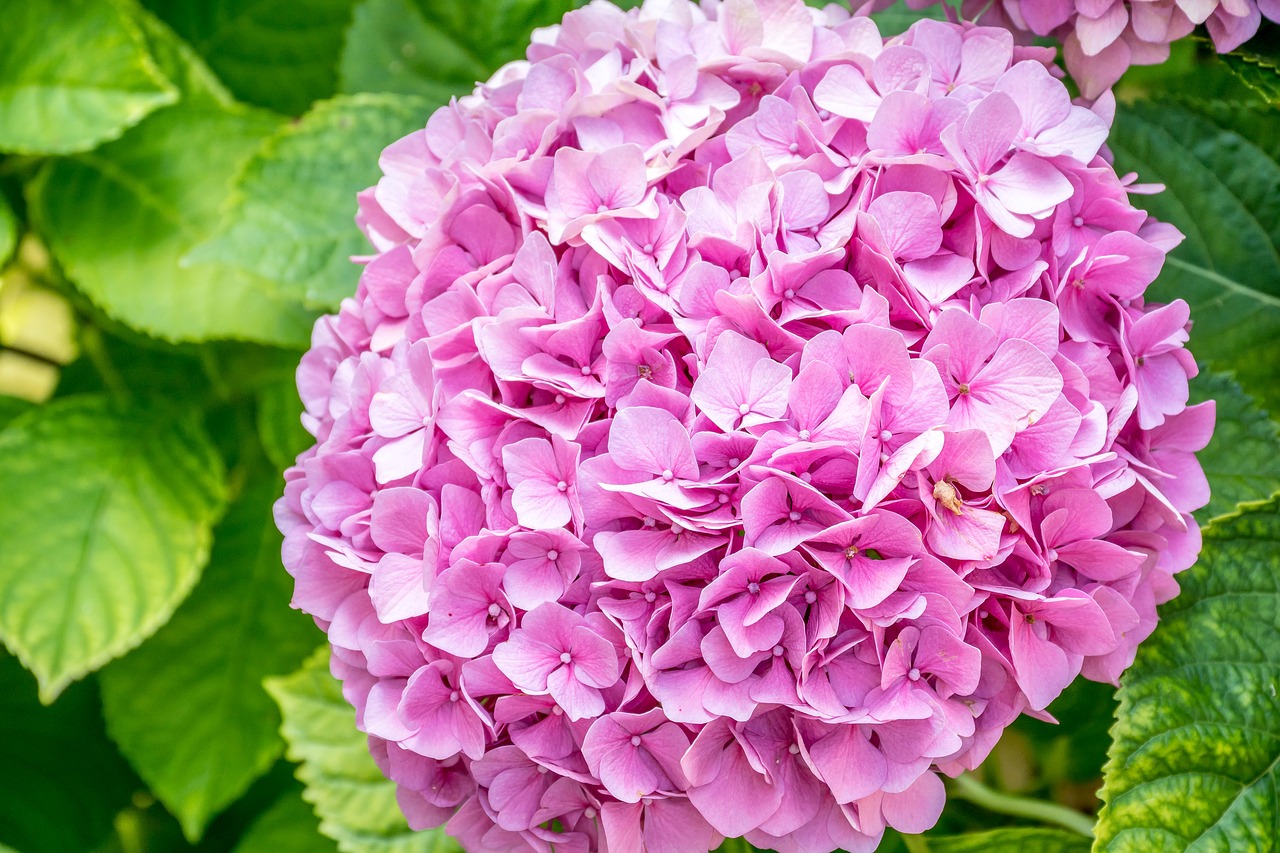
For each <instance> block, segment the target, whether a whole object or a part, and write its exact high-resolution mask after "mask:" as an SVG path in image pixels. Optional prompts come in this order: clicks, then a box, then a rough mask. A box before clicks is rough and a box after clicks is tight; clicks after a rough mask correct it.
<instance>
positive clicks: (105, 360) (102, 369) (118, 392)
mask: <svg viewBox="0 0 1280 853" xmlns="http://www.w3.org/2000/svg"><path fill="white" fill-rule="evenodd" d="M80 349H81V351H82V352H83V353H84V354H85V356H87V357H88V359H89V363H90V364H92V365H93V369H94V370H96V371H97V372H98V376H99V377H100V378H101V379H102V384H104V385H106V386H107V390H109V391H110V392H111V393H112V395H113V396H115V398H116V399H117V400H120V401H123V402H128V401H130V400H132V399H133V394H132V393H131V392H130V391H129V383H127V382H125V381H124V377H123V376H122V375H121V374H120V371H119V370H117V369H116V366H115V364H114V363H113V362H112V361H111V355H110V354H109V353H108V352H107V345H106V342H105V341H104V340H103V339H102V333H101V332H100V331H98V328H97V326H91V325H85V326H82V327H81V330H80Z"/></svg>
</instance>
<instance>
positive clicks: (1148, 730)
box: [1096, 499, 1280, 853]
mask: <svg viewBox="0 0 1280 853" xmlns="http://www.w3.org/2000/svg"><path fill="white" fill-rule="evenodd" d="M1278 549H1280V500H1278V499H1272V500H1271V501H1270V502H1268V503H1257V504H1252V505H1250V506H1249V507H1247V508H1245V509H1244V510H1243V511H1242V512H1241V514H1239V515H1236V516H1230V517H1228V518H1225V519H1220V520H1219V521H1216V522H1214V523H1213V524H1210V525H1209V526H1208V527H1207V528H1205V531H1204V551H1203V553H1202V554H1201V556H1200V561H1199V562H1198V563H1197V564H1196V565H1194V566H1192V567H1191V568H1190V569H1188V570H1187V571H1186V572H1184V573H1182V574H1180V575H1178V580H1179V582H1180V583H1181V585H1182V593H1181V594H1180V595H1179V596H1178V597H1177V598H1175V599H1173V600H1172V601H1170V602H1169V603H1167V604H1164V605H1162V606H1161V608H1160V626H1159V627H1158V628H1157V629H1156V632H1155V633H1154V634H1153V635H1152V636H1151V637H1150V639H1148V640H1147V641H1146V642H1144V643H1143V644H1142V645H1141V646H1140V647H1139V648H1138V657H1137V660H1136V661H1135V662H1134V664H1133V666H1132V667H1130V668H1129V670H1128V672H1126V673H1125V675H1124V677H1123V679H1122V680H1121V687H1120V694H1119V695H1120V710H1119V711H1118V713H1117V714H1116V724H1115V726H1114V727H1113V728H1112V730H1111V731H1112V737H1113V738H1114V743H1113V745H1112V747H1111V752H1110V760H1109V762H1108V764H1107V771H1106V784H1105V785H1104V787H1103V789H1102V799H1103V801H1104V802H1105V803H1106V805H1105V806H1104V808H1103V810H1102V812H1101V814H1100V815H1099V818H1098V826H1097V836H1098V843H1097V847H1096V849H1097V850H1100V851H1101V850H1107V851H1135V853H1137V851H1141V853H1151V851H1182V850H1190V849H1197V850H1264V849H1266V850H1273V849H1275V845H1276V841H1277V837H1278V836H1277V829H1278V828H1280V827H1278V826H1277V820H1278V819H1280V818H1278V813H1277V811H1276V806H1275V804H1276V797H1277V790H1278V789H1280V778H1278V774H1277V767H1280V697H1278V696H1277V688H1278V687H1280V641H1278V640H1277V637H1278V636H1280V550H1278Z"/></svg>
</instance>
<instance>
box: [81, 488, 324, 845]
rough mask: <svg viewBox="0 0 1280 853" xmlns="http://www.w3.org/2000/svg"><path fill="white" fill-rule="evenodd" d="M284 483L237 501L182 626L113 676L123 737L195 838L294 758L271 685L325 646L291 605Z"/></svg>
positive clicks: (110, 718)
mask: <svg viewBox="0 0 1280 853" xmlns="http://www.w3.org/2000/svg"><path fill="white" fill-rule="evenodd" d="M275 479H276V478H275V477H264V478H262V480H261V481H259V482H254V483H251V484H250V486H249V487H247V488H246V490H245V491H244V493H243V494H242V495H241V497H240V499H239V500H237V502H236V503H235V504H234V505H232V507H231V509H230V510H229V511H228V513H227V516H226V518H225V519H224V520H223V521H222V523H221V524H220V525H219V526H218V527H217V529H216V530H215V531H214V544H213V553H212V555H211V556H210V559H209V566H208V568H207V569H206V570H205V573H204V578H203V579H202V581H201V583H200V585H199V586H197V587H196V589H195V592H194V593H192V595H191V597H190V598H189V599H187V601H186V603H184V604H183V605H182V607H180V608H179V609H178V611H177V613H175V614H174V616H173V619H172V620H170V621H169V623H168V624H167V625H165V626H164V627H163V628H161V629H160V631H158V632H157V633H156V635H155V636H154V637H152V638H151V639H150V640H148V641H147V642H145V643H143V644H142V646H141V647H139V648H138V649H137V650H136V651H134V652H133V653H132V654H130V655H128V656H127V657H125V658H123V659H121V660H119V661H116V662H115V663H113V664H112V665H111V666H109V667H107V668H106V669H105V670H104V671H103V672H102V675H101V681H102V699H103V706H104V708H105V711H106V715H107V725H108V727H109V728H110V731H111V736H112V737H113V738H115V741H116V743H118V744H119V745H120V748H121V750H122V751H123V752H124V754H125V756H126V757H128V759H129V760H130V762H131V763H132V764H133V766H134V767H135V768H136V769H137V771H138V773H139V774H140V775H141V776H142V778H143V779H145V780H146V782H147V784H148V785H149V786H150V787H151V790H152V791H153V792H155V794H156V796H157V797H159V799H160V800H161V801H162V802H163V803H164V804H165V806H166V807H168V809H169V810H170V811H171V812H173V814H174V815H175V816H176V817H177V818H178V820H179V821H180V822H181V824H182V827H183V831H184V833H185V834H186V836H187V838H189V839H191V840H192V841H196V840H198V839H199V838H200V835H201V833H202V832H203V831H204V828H205V826H206V825H207V824H208V822H209V819H210V818H212V817H213V816H214V815H216V814H217V813H218V812H220V811H221V810H222V809H223V808H224V807H225V806H226V805H227V804H229V803H230V802H232V801H233V800H235V799H236V798H237V797H238V796H240V794H242V793H243V792H244V791H245V789H246V788H248V786H249V784H250V783H251V782H253V780H254V779H256V778H257V777H258V776H260V775H262V774H263V773H264V772H266V770H267V769H268V768H269V767H270V766H271V765H272V763H273V762H274V761H275V760H276V758H277V757H279V755H280V754H281V753H282V752H283V751H284V743H283V742H282V741H281V740H280V736H279V733H278V728H279V724H280V718H279V715H278V714H277V712H276V708H275V705H274V703H272V701H271V698H270V697H269V696H267V694H266V692H265V691H264V690H263V688H262V679H263V678H265V677H266V676H268V675H276V674H279V673H285V672H291V671H293V670H294V669H295V668H296V667H297V666H298V665H299V664H300V663H301V662H302V660H303V659H304V658H305V657H306V656H307V653H308V652H310V651H311V650H312V649H314V648H315V646H316V643H317V642H318V641H319V640H320V634H319V633H318V632H317V631H316V628H315V626H314V624H313V623H312V622H311V620H310V619H308V618H307V617H305V616H303V615H302V614H300V613H296V612H294V611H292V610H290V609H289V606H288V604H289V596H290V593H291V590H292V586H293V584H292V580H291V578H290V577H289V575H288V574H287V573H286V572H285V571H284V569H283V568H282V567H281V565H280V542H281V537H280V534H279V532H278V531H277V530H276V527H275V524H274V522H273V521H272V518H271V505H272V503H274V501H275V498H276V493H277V491H278V490H277V487H276V482H275Z"/></svg>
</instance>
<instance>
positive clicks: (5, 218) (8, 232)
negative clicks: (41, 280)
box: [0, 195, 19, 269]
mask: <svg viewBox="0 0 1280 853" xmlns="http://www.w3.org/2000/svg"><path fill="white" fill-rule="evenodd" d="M18 233H19V232H18V216H17V214H15V213H14V212H13V208H12V207H10V206H9V202H8V201H6V200H5V197H4V196H2V195H0V269H4V266H5V264H7V263H9V259H10V258H12V257H13V250H14V249H16V248H18Z"/></svg>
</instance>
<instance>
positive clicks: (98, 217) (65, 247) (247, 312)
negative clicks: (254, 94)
mask: <svg viewBox="0 0 1280 853" xmlns="http://www.w3.org/2000/svg"><path fill="white" fill-rule="evenodd" d="M149 27H150V31H149V35H150V36H151V39H152V42H153V45H155V48H154V50H155V54H156V57H157V59H158V60H159V61H160V62H161V64H162V66H163V67H164V68H165V70H166V71H167V72H170V73H169V76H170V77H171V78H173V79H174V80H175V81H177V82H178V83H179V85H181V86H182V88H183V94H184V98H183V100H182V102H181V103H179V104H178V105H176V106H173V107H169V108H167V109H163V110H160V111H159V112H157V113H155V114H154V115H152V116H150V117H148V118H147V120H146V121H144V122H143V123H142V124H140V125H139V126H137V127H135V128H133V129H132V130H131V131H129V133H127V134H125V136H124V137H123V138H121V139H119V140H117V141H115V142H112V143H109V144H107V145H105V146H103V147H102V148H99V149H98V150H96V151H93V152H91V153H88V154H83V155H80V156H78V157H75V158H72V159H67V160H57V161H53V162H51V163H49V164H48V165H47V166H46V167H45V169H44V170H42V171H41V173H40V175H39V177H38V178H37V180H36V181H35V183H34V185H33V186H32V187H31V188H30V190H29V192H30V200H31V212H32V216H33V219H34V220H35V222H36V223H37V226H38V228H39V230H40V231H41V232H42V233H43V235H44V237H45V238H46V240H47V241H48V243H49V245H50V247H51V248H52V249H53V251H54V254H55V255H56V256H57V258H58V260H59V261H60V262H61V263H62V266H63V268H64V269H65V270H66V272H67V275H68V277H69V278H71V279H72V280H73V281H74V282H75V283H76V285H77V286H78V287H79V288H80V289H81V290H82V291H83V292H84V293H85V294H86V295H87V296H89V298H90V299H92V300H93V301H94V302H95V303H97V304H98V305H99V306H100V307H101V308H102V309H103V310H104V311H106V312H107V313H108V314H109V315H111V316H112V317H114V318H115V319H117V320H119V321H121V322H123V323H125V324H127V325H129V326H132V327H133V328H135V329H139V330H141V331H144V332H147V333H149V334H152V335H155V336H156V337H160V338H164V339H166V340H172V341H186V340H204V339H209V338H241V339H248V340H256V341H262V342H267V343H287V344H298V345H301V344H304V343H305V342H306V340H307V332H308V329H309V326H310V322H311V315H310V314H309V313H308V312H306V311H305V310H304V309H303V308H302V307H301V306H299V305H296V304H294V303H292V302H289V301H288V300H285V299H282V298H280V297H279V296H278V295H277V294H275V293H274V292H273V291H272V288H271V283H270V282H269V281H267V280H265V279H263V278H261V277H258V276H254V275H252V274H249V273H247V272H244V271H243V270H239V269H235V268H230V267H225V266H221V265H218V264H193V265H187V264H184V263H182V258H183V256H184V255H185V254H186V253H187V252H188V251H189V250H190V249H191V247H192V246H194V245H196V244H197V243H199V242H200V241H201V240H203V239H204V238H205V237H207V236H208V235H209V234H210V233H212V231H213V230H214V228H215V227H216V226H217V225H218V223H219V221H220V218H221V211H222V208H223V205H224V203H225V201H226V198H227V196H228V194H229V191H230V184H231V179H232V177H233V176H234V175H235V174H236V172H237V170H238V169H239V167H240V165H241V164H242V163H243V162H244V160H245V159H246V158H247V157H248V156H249V155H250V154H251V153H252V152H253V151H254V150H255V149H256V148H257V146H258V145H259V144H260V143H261V142H262V140H263V139H264V138H266V137H267V136H268V135H269V134H270V133H271V132H272V131H273V130H275V129H276V128H277V127H279V125H280V123H281V122H280V119H279V118H277V117H275V116H273V115H271V114H269V113H266V112H262V111H255V110H250V109H247V108H244V107H240V106H237V105H235V104H234V103H233V102H231V101H230V100H229V99H228V98H227V96H226V93H225V92H224V91H223V90H222V89H221V87H220V86H219V85H218V84H217V82H216V80H214V78H212V77H211V75H209V73H208V71H207V69H205V68H204V67H203V66H202V65H201V64H200V62H199V60H198V59H197V58H196V57H195V56H194V55H193V54H191V52H190V51H189V49H187V48H186V47H185V46H183V45H181V44H180V43H178V42H176V40H175V39H174V37H173V36H172V34H170V33H167V31H165V30H163V29H162V28H161V27H160V25H157V24H154V23H152V24H149Z"/></svg>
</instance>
